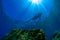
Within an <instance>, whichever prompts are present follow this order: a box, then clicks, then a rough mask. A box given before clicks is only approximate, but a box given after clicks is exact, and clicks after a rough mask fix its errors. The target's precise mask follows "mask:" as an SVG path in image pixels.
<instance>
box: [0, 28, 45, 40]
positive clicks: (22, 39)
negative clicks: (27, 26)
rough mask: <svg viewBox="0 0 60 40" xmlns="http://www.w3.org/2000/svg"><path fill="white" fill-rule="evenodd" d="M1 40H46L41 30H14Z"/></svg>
mask: <svg viewBox="0 0 60 40" xmlns="http://www.w3.org/2000/svg"><path fill="white" fill-rule="evenodd" d="M1 40H46V37H45V33H44V31H43V30H42V29H39V30H20V29H14V30H12V31H11V32H10V33H8V34H7V35H6V36H4V37H3V38H2V39H1Z"/></svg>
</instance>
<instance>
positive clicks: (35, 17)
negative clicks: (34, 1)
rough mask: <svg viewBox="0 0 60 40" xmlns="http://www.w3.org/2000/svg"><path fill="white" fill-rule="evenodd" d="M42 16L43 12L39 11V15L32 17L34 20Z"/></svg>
mask: <svg viewBox="0 0 60 40" xmlns="http://www.w3.org/2000/svg"><path fill="white" fill-rule="evenodd" d="M40 17H41V13H38V14H37V15H35V16H34V17H33V18H32V20H36V19H38V18H40Z"/></svg>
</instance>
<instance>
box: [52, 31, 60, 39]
mask: <svg viewBox="0 0 60 40" xmlns="http://www.w3.org/2000/svg"><path fill="white" fill-rule="evenodd" d="M52 40H60V31H57V32H55V33H54V35H53V38H52Z"/></svg>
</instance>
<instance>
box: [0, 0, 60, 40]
mask: <svg viewBox="0 0 60 40" xmlns="http://www.w3.org/2000/svg"><path fill="white" fill-rule="evenodd" d="M55 2H56V3H55ZM0 3H1V7H0V9H1V10H0V38H2V37H3V36H4V35H6V34H7V33H9V32H10V31H11V30H12V29H14V28H22V29H27V30H28V29H34V28H35V29H38V28H39V29H43V30H44V32H45V34H46V37H47V40H49V38H51V37H52V35H53V33H54V32H55V31H58V30H60V12H59V11H60V8H59V7H60V4H59V0H57V1H54V0H42V3H41V4H39V5H34V4H32V3H30V2H29V1H28V0H2V2H0ZM38 13H41V17H39V18H38V19H37V20H33V21H31V18H32V17H34V16H35V15H36V14H38ZM27 20H30V21H29V23H27V24H26V25H25V22H26V21H27ZM37 21H40V25H38V24H36V22H37ZM21 25H22V26H23V27H21ZM31 25H34V26H33V27H32V26H31Z"/></svg>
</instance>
